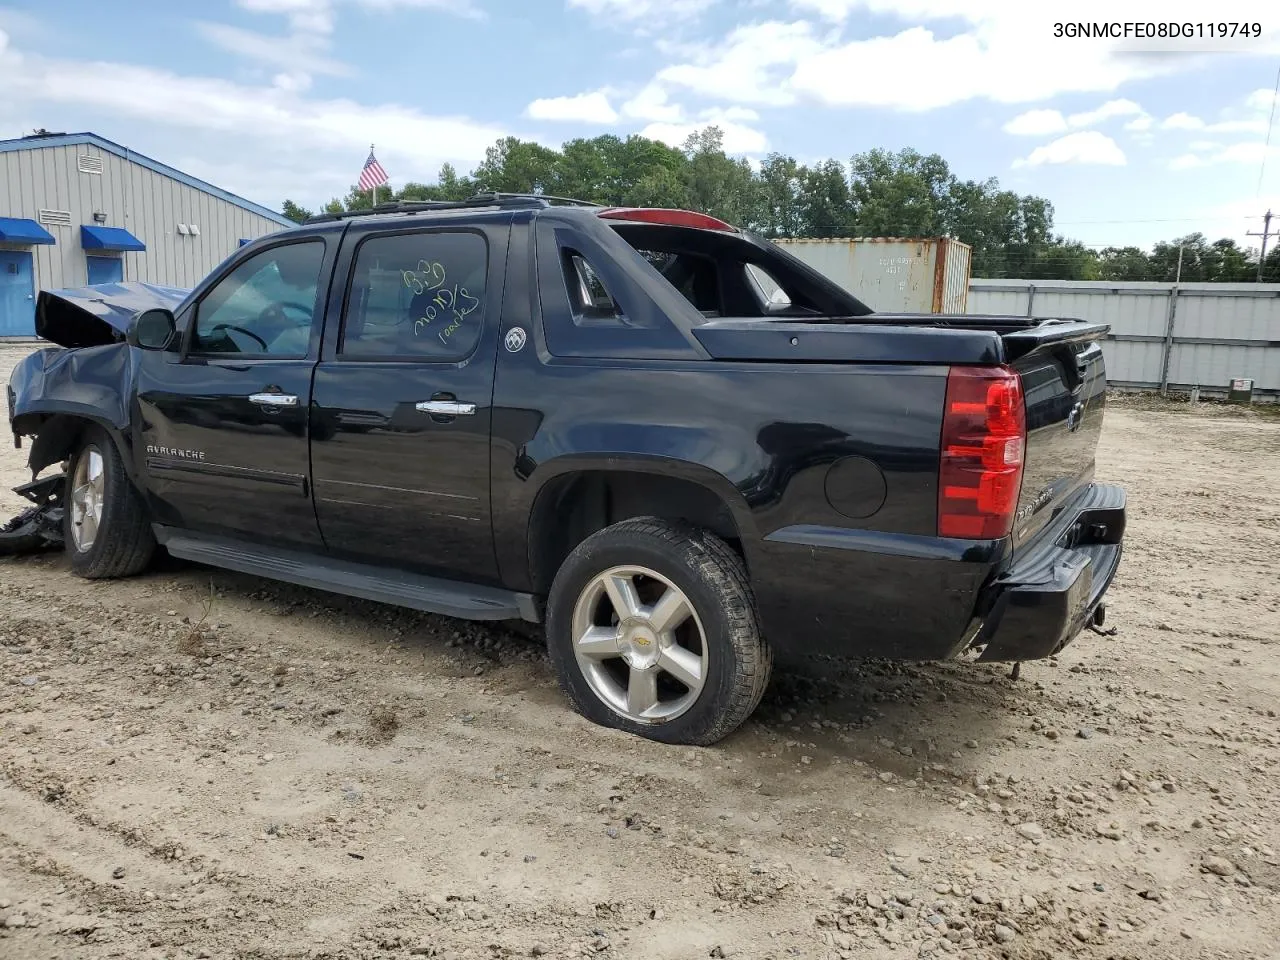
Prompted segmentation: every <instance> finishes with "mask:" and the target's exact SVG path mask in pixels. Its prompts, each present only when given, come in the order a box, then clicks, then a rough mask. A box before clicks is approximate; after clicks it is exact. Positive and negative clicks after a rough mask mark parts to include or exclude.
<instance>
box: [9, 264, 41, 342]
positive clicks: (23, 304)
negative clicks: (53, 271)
mask: <svg viewBox="0 0 1280 960" xmlns="http://www.w3.org/2000/svg"><path fill="white" fill-rule="evenodd" d="M31 281H32V270H31V254H29V253H27V251H25V250H0V337H34V336H35V335H36V288H35V285H34V284H33V283H32V282H31Z"/></svg>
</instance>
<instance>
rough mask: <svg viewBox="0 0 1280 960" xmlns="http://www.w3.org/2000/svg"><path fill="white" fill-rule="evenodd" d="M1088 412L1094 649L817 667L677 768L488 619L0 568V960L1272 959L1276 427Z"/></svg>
mask: <svg viewBox="0 0 1280 960" xmlns="http://www.w3.org/2000/svg"><path fill="white" fill-rule="evenodd" d="M16 356H17V354H16V353H15V351H13V350H7V351H4V352H2V353H0V380H3V379H5V378H6V376H7V370H8V365H9V364H10V363H12V361H13V359H14V358H15V357H16ZM5 358H7V360H8V362H7V363H6V362H5ZM1107 416H1108V420H1107V427H1106V431H1105V436H1104V438H1103V449H1102V453H1101V462H1100V465H1099V473H1100V475H1101V476H1103V477H1105V478H1108V479H1112V480H1116V481H1119V482H1121V483H1123V484H1125V486H1126V487H1127V488H1128V490H1129V495H1130V532H1129V539H1128V541H1127V542H1128V544H1129V546H1128V553H1127V556H1126V559H1125V562H1124V565H1123V567H1122V569H1121V573H1120V576H1119V579H1118V580H1117V582H1116V584H1115V587H1114V588H1113V590H1112V594H1111V597H1112V603H1111V614H1110V623H1112V624H1114V625H1116V626H1117V627H1118V628H1119V633H1118V635H1116V636H1114V637H1110V638H1103V637H1100V636H1096V635H1094V634H1085V635H1084V636H1083V637H1082V638H1081V639H1080V640H1079V641H1078V642H1077V643H1076V644H1075V645H1074V646H1072V647H1070V648H1069V649H1068V650H1067V651H1066V652H1065V653H1064V654H1063V656H1061V657H1060V658H1058V659H1057V660H1056V661H1048V662H1043V663H1037V664H1028V665H1026V666H1025V667H1024V669H1023V671H1022V678H1021V679H1020V680H1018V681H1016V682H1015V681H1012V680H1011V679H1010V678H1009V675H1008V674H1009V671H1008V668H1007V667H997V666H979V665H976V664H973V663H951V664H939V665H922V666H908V667H900V666H894V665H888V664H879V663H875V664H856V663H843V662H841V663H826V664H819V665H817V667H816V668H815V669H812V670H810V671H808V672H805V673H790V674H787V675H784V676H781V677H779V678H777V679H776V680H775V682H774V685H773V687H772V689H771V690H770V692H769V693H768V694H767V696H766V699H765V702H764V703H763V704H762V706H761V708H760V710H759V712H758V713H757V715H756V716H755V718H754V719H753V721H751V722H749V723H748V724H747V725H746V726H745V727H744V728H743V729H742V730H741V731H740V732H739V733H738V734H736V735H734V736H733V737H731V738H730V739H729V740H727V741H725V742H724V743H722V744H720V745H719V746H717V747H715V748H712V749H701V750H694V749H673V748H667V747H661V746H658V745H656V744H652V743H648V742H645V741H641V740H637V739H632V738H629V737H627V736H623V735H620V734H615V733H611V732H609V731H606V730H602V729H599V728H596V727H592V726H589V725H588V724H587V723H585V722H584V721H582V720H580V719H579V718H578V717H577V716H576V715H574V714H572V713H571V712H569V710H568V709H567V707H566V705H565V703H564V701H563V700H562V699H561V697H560V696H559V694H558V693H557V691H556V689H555V684H554V681H553V679H552V677H551V675H550V672H549V670H548V667H547V663H546V660H545V658H544V656H543V652H542V650H541V649H540V647H539V646H538V644H537V643H535V642H533V641H532V640H529V639H526V638H524V637H522V636H521V635H520V634H518V633H514V632H511V631H508V630H506V629H502V628H481V627H477V626H475V625H469V624H463V623H459V622H455V621H450V620H445V619H442V618H437V617H430V616H421V615H416V614H413V613H405V612H400V611H397V610H393V609H390V608H386V607H378V606H376V605H373V604H365V603H360V602H349V601H345V600H341V599H335V598H331V597H329V596H325V595H322V594H318V593H314V592H309V591H306V590H301V589H293V588H289V587H282V586H275V585H271V584H268V583H264V582H261V581H255V580H253V579H250V578H246V577H241V576H237V575H233V574H226V573H219V572H213V571H209V570H206V569H201V568H196V567H182V566H180V565H178V564H176V563H173V562H168V563H167V564H166V565H164V566H163V567H161V568H160V569H157V570H156V571H154V572H152V573H150V574H148V575H146V576H143V577H140V578H137V579H134V580H130V581H127V582H111V583H87V582H84V581H80V580H75V579H73V578H72V577H70V576H69V575H68V574H67V573H66V572H65V567H64V564H63V562H62V560H61V558H60V557H59V556H56V555H54V556H48V557H42V558H38V559H27V560H23V561H20V562H15V561H0V765H2V767H3V774H2V775H0V922H2V924H3V929H0V957H3V958H6V960H7V958H15V960H17V958H22V960H36V958H54V957H57V958H81V957H84V958H106V957H128V958H160V957H173V958H177V957H216V958H222V957H259V958H285V957H316V958H319V957H327V958H328V957H332V958H337V957H343V958H346V957H408V956H414V955H417V956H427V957H454V958H460V957H472V958H498V957H522V956H538V955H545V956H548V957H580V956H597V957H602V958H682V960H683V958H696V957H708V956H710V957H722V956H724V957H727V956H734V957H741V958H766V957H771V958H784V957H834V956H843V957H916V956H929V955H933V956H938V957H941V956H944V955H946V954H957V955H958V954H961V953H963V954H964V955H966V956H980V957H988V956H991V957H997V956H1003V957H1010V958H1041V957H1044V958H1047V957H1060V956H1077V957H1088V958H1098V960H1101V958H1143V960H1147V958H1153V957H1177V958H1192V957H1196V958H1210V957H1213V958H1218V957H1241V958H1242V957H1256V958H1263V957H1268V958H1271V957H1275V956H1276V944H1277V943H1278V942H1280V859H1278V857H1280V826H1278V824H1280V766H1278V765H1277V761H1278V760H1280V724H1278V722H1277V720H1276V711H1277V709H1280V697H1278V694H1280V664H1278V663H1277V660H1276V657H1277V655H1278V654H1280V578H1277V569H1278V564H1277V557H1278V556H1280V482H1277V480H1276V477H1277V476H1280V419H1276V418H1274V417H1269V416H1259V415H1256V414H1246V415H1239V414H1237V413H1233V412H1231V411H1225V412H1224V411H1222V410H1221V409H1219V410H1216V411H1215V410H1213V409H1209V408H1200V409H1198V410H1195V411H1190V410H1186V409H1185V408H1184V409H1183V411H1182V412H1175V411H1172V410H1170V409H1155V408H1152V407H1151V406H1150V405H1149V404H1141V403H1138V402H1136V401H1134V400H1131V399H1130V400H1126V399H1123V398H1122V399H1120V400H1118V401H1117V402H1115V403H1113V405H1112V407H1111V408H1110V410H1109V412H1108V415H1107ZM22 456H23V454H21V453H19V452H17V451H14V450H12V449H11V448H10V449H7V450H5V452H3V453H0V480H3V481H4V486H6V487H7V486H9V485H10V484H11V483H16V482H19V481H20V480H21V479H23V471H22V461H21V458H22ZM0 505H3V506H5V507H8V506H16V502H15V501H14V498H12V497H8V499H5V498H3V497H0Z"/></svg>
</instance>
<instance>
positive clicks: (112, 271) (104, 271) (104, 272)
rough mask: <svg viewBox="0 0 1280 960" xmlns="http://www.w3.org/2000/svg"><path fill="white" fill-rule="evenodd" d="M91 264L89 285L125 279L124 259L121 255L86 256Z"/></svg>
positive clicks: (117, 281)
mask: <svg viewBox="0 0 1280 960" xmlns="http://www.w3.org/2000/svg"><path fill="white" fill-rule="evenodd" d="M85 260H86V261H87V262H88V264H89V286H91V287H92V286H94V285H95V284H99V283H119V282H120V281H121V280H123V279H124V261H123V260H121V259H120V258H119V257H85Z"/></svg>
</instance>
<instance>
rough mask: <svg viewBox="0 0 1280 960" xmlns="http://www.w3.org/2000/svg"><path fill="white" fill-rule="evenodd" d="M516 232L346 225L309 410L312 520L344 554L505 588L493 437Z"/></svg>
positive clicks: (495, 225)
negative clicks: (496, 373)
mask: <svg viewBox="0 0 1280 960" xmlns="http://www.w3.org/2000/svg"><path fill="white" fill-rule="evenodd" d="M509 233H510V227H509V225H508V223H506V222H491V223H488V224H481V225H474V226H473V225H469V226H465V227H464V226H461V225H459V226H451V225H448V224H447V223H440V222H439V221H435V222H433V223H432V225H431V226H429V227H427V226H423V227H416V228H410V227H406V228H403V229H401V230H398V231H396V232H388V230H387V226H386V224H385V223H382V224H352V225H351V226H350V227H349V228H348V230H347V233H346V236H345V237H344V239H343V246H342V252H341V254H340V255H339V261H338V273H337V275H336V276H337V278H338V279H337V280H336V281H335V284H334V290H333V292H332V293H331V295H330V307H329V322H328V323H327V324H326V328H325V337H324V347H323V352H322V354H321V361H320V364H319V366H318V367H317V368H316V375H315V392H314V396H313V400H312V410H311V436H312V444H311V469H312V476H313V478H314V483H315V505H316V515H317V517H318V519H319V522H320V529H321V532H322V533H323V535H324V539H325V543H326V544H327V545H328V547H329V550H330V551H331V552H332V553H334V554H336V555H337V556H340V557H343V558H346V559H351V560H356V561H363V562H367V563H375V564H380V565H385V566H393V567H397V568H401V569H405V570H412V571H416V572H421V573H428V574H436V575H440V576H445V577H451V578H454V579H466V580H472V581H476V582H483V581H496V579H497V561H496V558H495V555H494V546H493V530H492V523H491V520H490V513H489V428H490V422H491V409H490V408H491V405H492V400H493V368H494V359H495V356H496V352H497V348H498V346H497V345H498V332H497V331H498V316H499V311H500V308H501V300H502V290H503V277H504V268H505V263H506V250H507V243H508V237H509ZM339 284H341V285H342V286H341V288H340V286H339Z"/></svg>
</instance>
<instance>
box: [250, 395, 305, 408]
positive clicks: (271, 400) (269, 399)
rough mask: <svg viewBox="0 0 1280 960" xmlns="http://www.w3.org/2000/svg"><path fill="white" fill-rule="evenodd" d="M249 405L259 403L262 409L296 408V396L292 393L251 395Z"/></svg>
mask: <svg viewBox="0 0 1280 960" xmlns="http://www.w3.org/2000/svg"><path fill="white" fill-rule="evenodd" d="M249 402H250V403H259V404H262V405H263V406H264V407H296V406H297V405H298V396H297V394H294V393H251V394H249Z"/></svg>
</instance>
